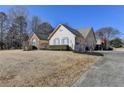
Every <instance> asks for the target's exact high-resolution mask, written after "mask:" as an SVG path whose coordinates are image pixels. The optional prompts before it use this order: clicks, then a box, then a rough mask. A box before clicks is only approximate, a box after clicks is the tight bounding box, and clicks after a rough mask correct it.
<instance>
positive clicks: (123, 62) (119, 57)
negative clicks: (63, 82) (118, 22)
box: [73, 51, 124, 87]
mask: <svg viewBox="0 0 124 93" xmlns="http://www.w3.org/2000/svg"><path fill="white" fill-rule="evenodd" d="M102 53H103V54H104V58H103V60H102V61H101V62H97V63H96V64H95V65H93V66H92V67H91V69H89V70H88V71H87V72H86V73H85V74H83V75H82V76H81V78H80V79H79V80H78V81H77V82H76V83H75V84H74V85H73V86H74V87H124V52H121V51H120V52H119V51H118V52H117V51H112V52H107V51H106V52H102Z"/></svg>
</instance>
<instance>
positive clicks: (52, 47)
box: [47, 45, 72, 50]
mask: <svg viewBox="0 0 124 93" xmlns="http://www.w3.org/2000/svg"><path fill="white" fill-rule="evenodd" d="M47 49H48V50H72V49H71V48H70V47H69V46H68V45H49V46H48V47H47Z"/></svg>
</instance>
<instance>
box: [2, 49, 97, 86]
mask: <svg viewBox="0 0 124 93" xmlns="http://www.w3.org/2000/svg"><path fill="white" fill-rule="evenodd" d="M98 58H99V57H96V56H90V55H84V54H76V53H72V52H67V51H21V50H9V51H0V86H71V85H72V84H73V83H74V82H75V81H76V80H77V79H78V78H79V77H80V75H81V74H82V72H85V71H86V70H88V68H89V67H90V66H91V65H92V64H93V63H95V62H96V60H97V59H98Z"/></svg>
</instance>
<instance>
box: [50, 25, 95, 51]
mask: <svg viewBox="0 0 124 93" xmlns="http://www.w3.org/2000/svg"><path fill="white" fill-rule="evenodd" d="M48 40H49V45H68V46H69V47H71V48H72V49H73V50H75V51H80V52H84V51H85V50H86V48H89V49H90V50H91V49H94V47H95V44H96V39H95V35H94V32H93V29H92V28H90V29H80V30H76V29H73V28H71V27H69V26H67V25H64V24H59V25H58V26H57V27H56V28H55V29H54V31H53V32H52V33H51V34H50V35H49V37H48Z"/></svg>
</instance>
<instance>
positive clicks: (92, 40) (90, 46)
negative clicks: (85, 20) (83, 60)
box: [78, 27, 97, 50]
mask: <svg viewBox="0 0 124 93" xmlns="http://www.w3.org/2000/svg"><path fill="white" fill-rule="evenodd" d="M78 31H79V32H80V33H81V34H82V36H83V37H84V39H85V46H86V49H87V50H94V49H95V47H96V43H97V41H96V37H95V33H94V30H93V28H92V27H90V28H83V29H79V30H78Z"/></svg>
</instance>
